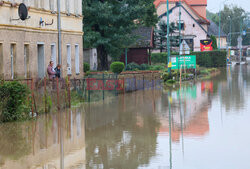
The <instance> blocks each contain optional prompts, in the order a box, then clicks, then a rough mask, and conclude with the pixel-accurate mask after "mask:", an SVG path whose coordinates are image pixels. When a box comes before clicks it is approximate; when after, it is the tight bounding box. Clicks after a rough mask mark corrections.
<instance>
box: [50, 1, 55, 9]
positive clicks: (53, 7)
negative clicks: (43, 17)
mask: <svg viewBox="0 0 250 169" xmlns="http://www.w3.org/2000/svg"><path fill="white" fill-rule="evenodd" d="M49 9H50V10H51V11H55V0H49Z"/></svg>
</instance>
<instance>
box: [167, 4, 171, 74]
mask: <svg viewBox="0 0 250 169" xmlns="http://www.w3.org/2000/svg"><path fill="white" fill-rule="evenodd" d="M167 50H168V62H167V64H168V66H169V62H170V43H169V0H167ZM168 73H171V68H169V67H168Z"/></svg>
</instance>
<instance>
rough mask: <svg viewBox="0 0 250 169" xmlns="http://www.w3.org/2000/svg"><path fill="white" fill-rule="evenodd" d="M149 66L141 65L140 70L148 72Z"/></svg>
mask: <svg viewBox="0 0 250 169" xmlns="http://www.w3.org/2000/svg"><path fill="white" fill-rule="evenodd" d="M149 68H150V66H149V65H148V64H141V65H140V70H149Z"/></svg>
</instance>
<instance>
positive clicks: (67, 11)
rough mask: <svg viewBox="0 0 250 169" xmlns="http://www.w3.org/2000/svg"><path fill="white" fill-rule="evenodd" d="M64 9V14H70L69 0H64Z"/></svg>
mask: <svg viewBox="0 0 250 169" xmlns="http://www.w3.org/2000/svg"><path fill="white" fill-rule="evenodd" d="M65 3H66V4H65V9H66V14H67V15H70V3H69V0H65Z"/></svg>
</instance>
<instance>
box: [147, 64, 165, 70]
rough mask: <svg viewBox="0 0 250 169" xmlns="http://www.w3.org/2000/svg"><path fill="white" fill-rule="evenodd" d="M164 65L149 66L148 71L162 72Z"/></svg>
mask: <svg viewBox="0 0 250 169" xmlns="http://www.w3.org/2000/svg"><path fill="white" fill-rule="evenodd" d="M165 66H166V65H165V64H159V65H152V66H150V68H149V69H150V70H164V69H165Z"/></svg>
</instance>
